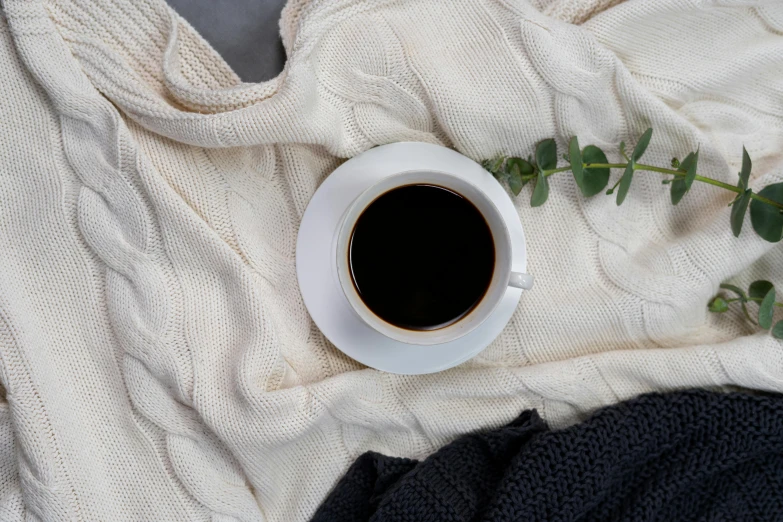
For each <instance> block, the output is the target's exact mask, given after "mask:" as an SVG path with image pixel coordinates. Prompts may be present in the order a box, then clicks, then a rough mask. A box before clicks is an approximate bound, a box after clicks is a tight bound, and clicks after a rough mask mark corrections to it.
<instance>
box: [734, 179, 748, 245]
mask: <svg viewBox="0 0 783 522" xmlns="http://www.w3.org/2000/svg"><path fill="white" fill-rule="evenodd" d="M751 193H752V191H751V190H750V189H747V190H746V191H745V192H743V193H742V194H741V195H740V197H739V199H737V202H736V203H734V205H732V207H731V231H732V232H733V233H734V237H739V235H740V232H741V231H742V222H743V221H745V211H746V210H748V204H749V203H750V195H751Z"/></svg>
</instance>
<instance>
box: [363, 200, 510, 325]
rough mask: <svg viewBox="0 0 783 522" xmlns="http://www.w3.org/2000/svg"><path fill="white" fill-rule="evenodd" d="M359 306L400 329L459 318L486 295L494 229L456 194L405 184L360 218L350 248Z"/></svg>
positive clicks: (474, 208) (448, 323) (376, 201)
mask: <svg viewBox="0 0 783 522" xmlns="http://www.w3.org/2000/svg"><path fill="white" fill-rule="evenodd" d="M348 261H349V266H350V270H351V277H352V279H353V283H354V286H355V287H356V290H357V292H358V293H359V295H360V296H361V298H362V301H364V303H365V305H367V307H368V308H369V309H370V310H372V312H373V313H375V314H376V315H377V316H378V317H380V318H381V319H383V320H384V321H386V322H388V323H391V324H393V325H395V326H398V327H400V328H406V329H409V330H435V329H438V328H444V327H446V326H449V325H451V324H454V323H455V322H457V321H459V320H460V319H461V318H463V317H465V316H466V315H467V314H468V313H470V311H471V310H472V309H473V308H475V307H476V305H478V303H479V302H480V301H481V299H482V298H483V297H484V294H485V292H486V291H487V288H488V287H489V284H490V281H491V280H492V273H493V270H494V266H495V246H494V243H493V241H492V232H491V231H490V229H489V226H488V225H487V222H486V221H485V220H484V217H483V216H482V215H481V212H479V210H478V209H477V208H476V207H475V206H474V205H473V204H472V203H471V202H470V201H468V200H467V199H466V198H464V197H463V196H461V195H460V194H457V193H456V192H454V191H452V190H450V189H446V188H444V187H439V186H435V185H406V186H403V187H398V188H395V189H393V190H390V191H388V192H386V193H384V194H382V195H381V196H379V197H378V198H376V199H375V200H374V201H373V202H372V203H370V205H368V206H367V208H366V209H365V210H364V212H363V213H362V214H361V216H359V219H358V220H357V221H356V225H355V227H354V229H353V233H352V235H351V242H350V247H349V252H348Z"/></svg>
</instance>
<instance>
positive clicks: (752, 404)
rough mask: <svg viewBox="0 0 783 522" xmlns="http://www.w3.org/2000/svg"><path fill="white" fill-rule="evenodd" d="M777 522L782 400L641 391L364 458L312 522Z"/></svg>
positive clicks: (781, 500)
mask: <svg viewBox="0 0 783 522" xmlns="http://www.w3.org/2000/svg"><path fill="white" fill-rule="evenodd" d="M782 518H783V396H780V395H775V396H767V397H754V396H751V395H747V394H739V393H733V394H725V395H724V394H720V393H710V392H704V391H693V392H682V393H675V394H670V395H658V394H655V395H645V396H643V397H640V398H639V399H636V400H633V401H629V402H627V403H621V404H618V405H616V406H611V407H608V408H605V409H602V410H600V411H599V412H597V413H596V414H595V415H593V416H592V417H590V418H589V419H588V420H587V421H585V422H583V423H581V424H578V425H576V426H573V427H571V428H569V429H566V430H562V431H550V430H549V429H548V427H547V425H546V424H545V423H544V421H542V420H541V417H539V415H538V413H537V412H536V411H535V410H534V411H526V412H524V413H523V414H522V415H520V416H519V417H518V418H517V419H516V420H515V421H513V422H512V423H510V424H508V425H507V426H504V427H502V428H498V429H495V430H492V431H488V432H484V433H476V434H472V435H466V436H464V437H461V438H459V439H457V440H456V441H454V442H452V443H451V444H449V445H448V446H446V447H444V448H442V449H440V450H438V451H437V452H436V453H435V454H434V455H431V456H430V457H428V458H427V459H426V460H424V461H423V462H416V461H415V460H409V459H402V458H395V457H386V456H384V455H380V454H378V453H372V452H370V453H365V454H364V455H362V456H361V457H359V458H358V459H357V460H356V462H355V463H354V464H353V465H352V466H351V468H350V469H349V470H348V472H347V473H346V475H345V476H344V477H343V478H342V479H341V480H340V482H339V483H338V484H337V486H336V487H335V489H334V491H333V492H332V493H331V494H330V495H329V497H328V498H327V499H326V501H325V502H324V504H323V505H322V506H321V507H320V508H319V509H318V512H317V513H316V514H315V516H314V517H313V522H360V521H367V520H372V521H381V520H383V521H384V522H396V521H400V522H403V521H414V520H415V521H417V522H440V521H443V520H453V521H460V520H464V521H468V520H482V521H497V522H501V521H508V520H547V521H550V522H556V521H560V520H563V521H565V520H570V521H596V522H598V521H600V522H608V521H615V520H616V521H621V520H623V521H629V522H631V521H633V522H646V521H656V520H657V521H661V522H677V521H688V520H694V521H695V520H735V521H739V520H747V521H756V522H761V521H776V520H781V519H782Z"/></svg>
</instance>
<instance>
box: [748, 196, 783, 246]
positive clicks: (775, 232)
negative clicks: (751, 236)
mask: <svg viewBox="0 0 783 522" xmlns="http://www.w3.org/2000/svg"><path fill="white" fill-rule="evenodd" d="M759 196H762V197H765V198H767V199H771V200H772V201H777V202H778V203H781V204H783V183H775V184H773V185H767V186H766V187H764V188H763V189H761V192H759ZM750 224H751V225H753V230H755V231H756V233H757V234H758V235H760V236H761V237H762V238H763V239H766V240H767V241H769V242H770V243H777V242H778V241H780V240H781V239H783V214H781V210H780V209H779V208H777V207H773V206H772V205H769V204H767V203H762V202H761V201H758V200H756V199H754V200H753V201H752V202H751V203H750Z"/></svg>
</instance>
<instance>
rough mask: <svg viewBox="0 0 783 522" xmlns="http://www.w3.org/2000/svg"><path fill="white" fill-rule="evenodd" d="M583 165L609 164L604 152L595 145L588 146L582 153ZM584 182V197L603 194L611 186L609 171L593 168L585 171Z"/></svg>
mask: <svg viewBox="0 0 783 522" xmlns="http://www.w3.org/2000/svg"><path fill="white" fill-rule="evenodd" d="M582 162H583V163H588V164H589V163H608V161H607V159H606V154H604V151H602V150H601V149H599V148H598V147H596V146H595V145H588V146H587V147H585V149H584V150H583V151H582ZM582 174H583V176H584V181H583V183H582V187H581V188H582V195H583V196H585V197H587V198H589V197H590V196H595V195H596V194H598V193H599V192H601V191H602V190H603V189H604V188H606V185H608V184H609V169H607V168H591V169H584V171H583V172H582Z"/></svg>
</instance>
